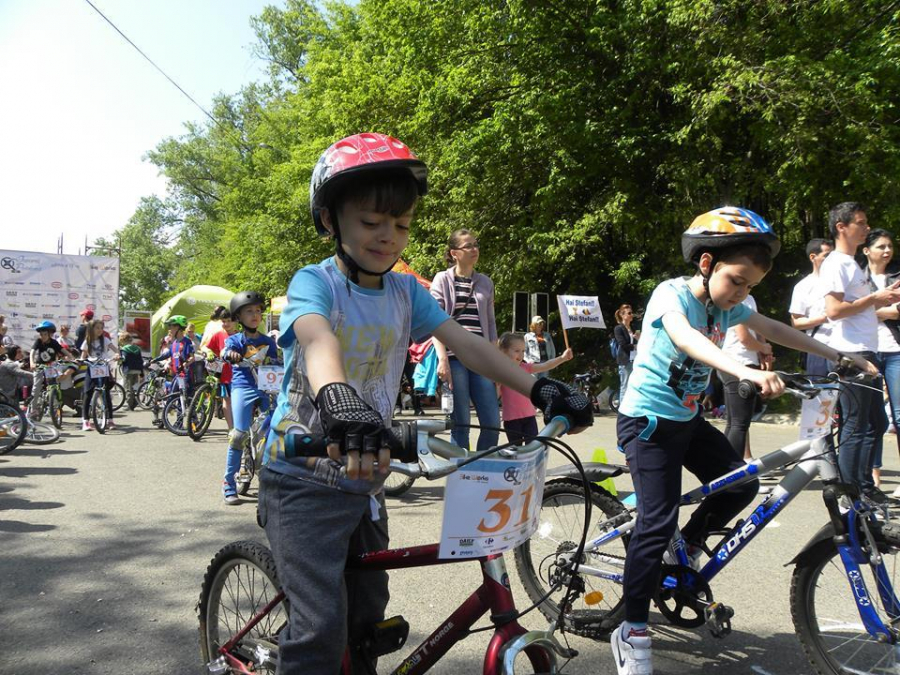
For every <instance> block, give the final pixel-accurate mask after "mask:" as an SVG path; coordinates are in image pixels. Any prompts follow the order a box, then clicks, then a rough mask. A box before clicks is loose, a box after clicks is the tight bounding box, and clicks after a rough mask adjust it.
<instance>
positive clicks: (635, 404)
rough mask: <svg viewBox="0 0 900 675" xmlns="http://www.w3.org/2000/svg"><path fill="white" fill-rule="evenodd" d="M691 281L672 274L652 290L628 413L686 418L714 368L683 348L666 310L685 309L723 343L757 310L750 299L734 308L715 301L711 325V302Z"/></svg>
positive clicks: (630, 383)
mask: <svg viewBox="0 0 900 675" xmlns="http://www.w3.org/2000/svg"><path fill="white" fill-rule="evenodd" d="M687 282H688V279H687V278H679V279H669V280H668V281H664V282H662V283H661V284H660V285H659V286H657V287H656V290H654V291H653V295H651V296H650V302H649V303H648V304H647V311H646V312H645V313H644V325H643V330H642V331H641V340H640V342H639V343H638V350H637V357H636V358H635V360H634V370H633V372H632V374H631V378H630V379H629V380H628V391H627V392H626V393H625V400H623V401H622V404H621V405H620V406H619V412H620V413H622V414H623V415H628V416H629V417H645V416H656V417H663V418H665V419H670V420H675V421H678V422H687V421H688V420H691V419H693V417H694V416H695V415H696V414H697V408H698V402H699V399H700V397H701V396H703V392H704V391H705V390H706V387H707V385H708V384H709V374H710V371H711V370H712V368H710V367H709V366H708V365H706V364H705V363H701V362H699V361H695V360H694V359H692V358H691V357H689V356H688V355H687V354H684V353H683V352H681V351H679V350H678V348H677V347H676V346H675V344H674V343H673V342H672V340H671V338H670V337H669V334H668V333H667V332H666V329H665V328H663V324H662V318H663V316H664V315H666V314H668V313H669V312H678V313H680V314H684V315H685V316H686V317H687V320H688V323H690V325H691V327H692V328H694V329H696V330H698V331H699V332H700V333H702V334H703V335H705V336H706V337H708V338H709V339H710V340H711V341H712V342H713V343H714V344H715V345H716V346H717V347H721V346H722V343H723V342H724V340H725V333H726V332H728V328H729V327H731V326H736V325H737V324H740V323H744V322H745V321H746V320H747V319H748V318H750V316H751V315H752V314H753V311H752V310H751V309H749V308H748V307H746V306H745V305H738V306H737V307H734V308H733V309H729V310H721V309H719V308H718V307H716V306H714V305H710V309H711V312H712V324H711V325H712V327H711V328H710V322H709V316H708V314H707V309H706V306H704V304H703V303H702V302H700V301H699V300H698V299H697V298H696V297H695V296H694V294H693V293H691V290H690V288H688V284H687Z"/></svg>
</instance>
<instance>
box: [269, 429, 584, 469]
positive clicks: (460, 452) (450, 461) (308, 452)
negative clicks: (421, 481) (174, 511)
mask: <svg viewBox="0 0 900 675" xmlns="http://www.w3.org/2000/svg"><path fill="white" fill-rule="evenodd" d="M450 428H451V423H450V422H449V420H416V421H413V422H399V423H396V424H395V425H394V426H393V427H391V429H390V431H391V433H393V434H394V436H395V437H396V438H397V441H398V442H399V443H400V445H401V446H402V448H403V449H404V450H407V451H408V450H412V449H415V450H416V453H417V456H418V461H416V462H408V463H407V462H401V461H399V460H396V459H392V460H391V471H394V472H396V473H400V474H403V475H404V476H409V477H411V478H422V477H424V478H427V479H429V480H434V479H436V478H441V477H443V476H446V475H448V474H451V473H453V472H454V471H456V470H457V469H458V468H459V466H460V464H462V463H466V464H468V463H469V462H472V461H475V460H477V459H480V458H482V457H486V456H488V455H491V454H500V455H501V456H504V457H517V456H520V455H528V454H530V453H533V452H536V451H539V450H543V449H544V447H545V445H544V443H543V442H541V441H540V440H538V439H535V440H533V441H531V442H530V443H527V444H525V445H524V446H515V447H510V448H504V449H502V450H495V449H488V450H482V451H481V452H469V451H467V450H464V449H463V448H460V447H459V446H458V445H454V444H453V443H450V442H449V441H446V440H444V439H442V438H437V437H436V436H435V434H438V433H440V432H442V431H449V430H450ZM568 430H569V422H568V420H566V418H565V417H554V418H553V419H552V420H550V423H549V424H548V425H547V426H546V427H544V428H543V429H542V430H541V432H540V433H539V434H538V437H539V438H558V437H559V436H562V435H563V434H564V433H566V432H567V431H568ZM284 449H285V455H287V456H288V457H325V456H326V455H327V449H328V443H327V440H326V439H325V437H324V436H313V435H312V434H287V435H286V436H285V437H284ZM439 458H442V459H439Z"/></svg>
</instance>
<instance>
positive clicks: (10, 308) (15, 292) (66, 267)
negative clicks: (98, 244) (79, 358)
mask: <svg viewBox="0 0 900 675" xmlns="http://www.w3.org/2000/svg"><path fill="white" fill-rule="evenodd" d="M85 309H90V310H93V312H94V318H96V319H102V320H103V321H105V322H106V330H107V331H108V332H109V333H110V334H114V333H115V332H116V330H117V327H118V324H119V259H118V258H106V257H100V256H85V255H58V254H55V253H32V252H26V251H7V250H0V314H3V315H4V316H6V326H7V329H8V332H7V335H9V336H10V337H12V339H13V340H14V341H15V342H16V344H18V345H20V346H21V347H22V348H23V349H25V350H26V351H28V349H30V348H31V345H32V343H34V341H35V339H36V338H37V335H36V334H35V332H34V327H35V326H36V325H37V324H39V323H41V322H42V321H45V320H46V321H52V322H53V323H55V324H56V326H57V328H58V327H59V325H60V324H63V323H68V324H69V325H70V326H71V327H72V331H71V334H72V336H73V337H74V335H75V330H76V329H77V327H78V325H79V324H80V323H81V316H80V315H81V312H83V311H84V310H85Z"/></svg>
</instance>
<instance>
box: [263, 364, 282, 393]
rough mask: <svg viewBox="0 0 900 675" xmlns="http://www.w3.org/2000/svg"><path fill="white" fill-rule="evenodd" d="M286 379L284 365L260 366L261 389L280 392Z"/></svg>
mask: <svg viewBox="0 0 900 675" xmlns="http://www.w3.org/2000/svg"><path fill="white" fill-rule="evenodd" d="M283 380H284V366H260V367H259V388H260V390H261V391H271V392H273V393H276V394H277V393H278V392H279V391H281V382H282V381H283Z"/></svg>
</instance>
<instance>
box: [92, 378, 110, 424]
mask: <svg viewBox="0 0 900 675" xmlns="http://www.w3.org/2000/svg"><path fill="white" fill-rule="evenodd" d="M90 406H91V419H92V420H93V421H94V429H96V431H97V433H98V434H105V433H106V429H107V427H108V425H109V419H110V412H109V410H108V409H107V407H106V397H105V396H104V395H103V387H95V388H94V391H93V392H91V401H90Z"/></svg>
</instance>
